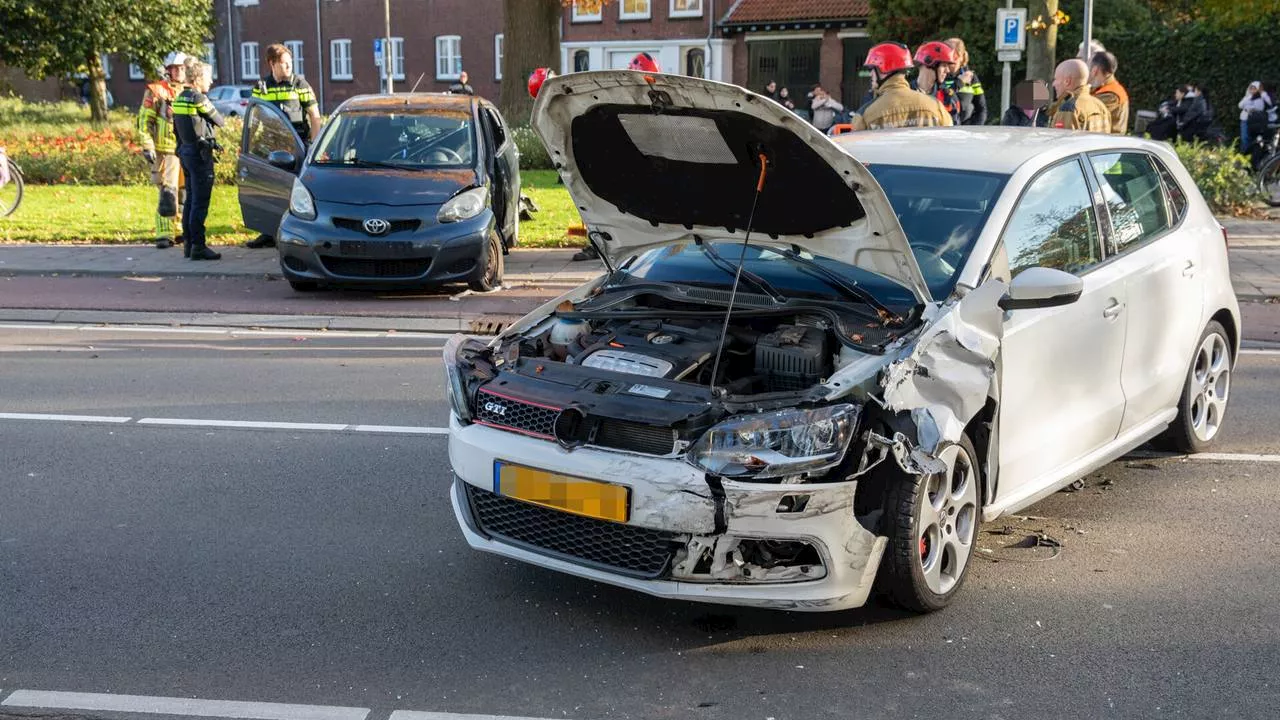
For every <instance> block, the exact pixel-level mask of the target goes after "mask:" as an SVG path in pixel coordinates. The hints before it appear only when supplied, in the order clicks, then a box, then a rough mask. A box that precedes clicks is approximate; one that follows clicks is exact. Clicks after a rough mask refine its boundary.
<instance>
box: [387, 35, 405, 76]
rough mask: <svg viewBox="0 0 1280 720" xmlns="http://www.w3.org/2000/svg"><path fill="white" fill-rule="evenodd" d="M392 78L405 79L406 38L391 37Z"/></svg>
mask: <svg viewBox="0 0 1280 720" xmlns="http://www.w3.org/2000/svg"><path fill="white" fill-rule="evenodd" d="M390 55H391V79H392V80H403V79H404V38H402V37H393V38H391V53H390Z"/></svg>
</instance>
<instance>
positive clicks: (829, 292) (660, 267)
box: [613, 241, 916, 309]
mask: <svg viewBox="0 0 1280 720" xmlns="http://www.w3.org/2000/svg"><path fill="white" fill-rule="evenodd" d="M707 245H708V246H710V247H711V248H712V249H713V250H714V251H715V252H716V253H718V254H719V256H720V257H722V258H723V259H724V260H726V261H728V263H729V264H730V265H731V266H732V268H736V267H737V265H738V257H739V255H740V254H741V253H742V243H740V242H728V241H724V242H708V243H707ZM808 261H812V262H814V263H817V264H818V265H819V266H820V268H821V269H815V268H812V267H807V265H808ZM742 268H743V273H744V274H743V280H742V283H741V285H739V292H741V293H754V294H759V293H760V292H761V289H760V288H759V286H758V284H756V283H753V282H751V281H749V280H748V279H747V277H748V275H747V274H748V273H750V274H751V275H754V276H755V277H757V278H759V279H761V280H764V281H765V283H767V286H768V287H769V288H770V289H771V290H774V291H776V292H778V293H780V294H782V295H784V296H786V297H788V298H789V299H792V300H796V299H822V300H834V301H837V302H856V301H855V300H852V299H850V298H849V297H847V293H845V292H843V291H842V290H841V289H840V288H839V287H837V286H838V285H839V283H838V282H836V281H835V279H833V278H830V277H824V276H823V271H822V269H825V270H826V271H829V272H831V273H835V274H836V275H837V276H838V278H839V279H840V280H843V281H844V282H845V283H848V284H850V285H854V286H856V287H857V288H860V289H861V290H865V291H866V292H868V293H870V294H871V295H873V296H874V297H875V299H876V300H878V301H880V302H881V303H883V304H885V305H887V306H889V307H894V308H904V309H905V308H909V307H911V306H912V305H914V304H915V302H916V301H915V296H914V295H913V294H912V293H911V291H910V290H908V289H907V288H904V287H902V286H901V285H899V284H897V283H896V282H894V281H892V280H890V279H888V278H885V277H881V276H880V275H876V274H875V273H872V272H868V271H866V270H862V269H861V268H858V267H854V266H853V265H847V264H845V263H842V262H840V261H838V260H831V259H829V258H824V257H821V256H815V255H811V254H810V253H807V252H803V253H800V254H799V257H798V258H791V257H787V255H786V253H785V252H784V251H781V250H774V249H771V248H769V247H765V246H760V245H749V246H748V247H747V252H746V258H745V260H744V261H743V265H742ZM637 281H644V282H668V283H680V284H684V285H698V286H702V287H722V288H728V287H731V286H732V285H733V272H732V271H731V270H730V271H726V270H724V269H723V268H721V267H718V265H717V262H716V259H715V258H714V257H713V256H711V255H708V254H707V253H706V252H703V249H702V248H700V247H699V246H698V245H697V244H696V243H694V242H692V241H690V242H685V243H676V244H673V245H667V246H664V247H660V248H656V249H653V250H649V251H648V252H644V253H641V254H640V255H638V256H636V257H635V258H633V259H632V260H630V261H629V262H627V263H626V264H625V265H623V266H622V267H621V268H619V270H618V272H617V274H616V275H615V277H614V279H613V284H615V285H619V284H621V285H625V284H627V283H633V282H637Z"/></svg>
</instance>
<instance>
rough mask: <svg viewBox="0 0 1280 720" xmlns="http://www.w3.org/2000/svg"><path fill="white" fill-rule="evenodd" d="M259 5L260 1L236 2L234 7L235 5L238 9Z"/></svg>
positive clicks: (244, 0)
mask: <svg viewBox="0 0 1280 720" xmlns="http://www.w3.org/2000/svg"><path fill="white" fill-rule="evenodd" d="M257 4H258V0H236V1H235V2H234V3H232V5H235V6H236V7H248V6H250V5H257Z"/></svg>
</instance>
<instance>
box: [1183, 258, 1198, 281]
mask: <svg viewBox="0 0 1280 720" xmlns="http://www.w3.org/2000/svg"><path fill="white" fill-rule="evenodd" d="M1195 274H1196V264H1195V262H1194V261H1192V260H1188V261H1187V265H1186V267H1184V268H1182V277H1188V278H1189V277H1195Z"/></svg>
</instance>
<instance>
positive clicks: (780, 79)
mask: <svg viewBox="0 0 1280 720" xmlns="http://www.w3.org/2000/svg"><path fill="white" fill-rule="evenodd" d="M821 55H822V41H821V40H816V39H815V40H760V41H755V40H753V41H751V42H749V43H747V57H748V58H749V60H748V62H749V64H750V71H749V73H748V79H747V82H748V83H749V84H748V89H750V90H752V91H754V92H758V93H763V92H764V86H765V85H766V84H768V82H769V81H770V80H773V81H776V82H777V83H778V88H779V89H781V88H787V89H788V90H790V91H791V99H792V101H793V102H795V104H796V107H802V106H805V105H807V101H806V100H805V95H807V94H808V93H809V88H811V87H813V86H814V85H817V84H818V66H819V63H820V58H821Z"/></svg>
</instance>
